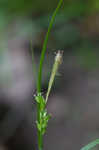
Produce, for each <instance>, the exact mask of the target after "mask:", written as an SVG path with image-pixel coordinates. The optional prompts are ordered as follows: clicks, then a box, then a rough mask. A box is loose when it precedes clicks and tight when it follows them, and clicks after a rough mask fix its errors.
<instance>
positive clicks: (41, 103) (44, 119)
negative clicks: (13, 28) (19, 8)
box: [32, 0, 63, 150]
mask: <svg viewBox="0 0 99 150" xmlns="http://www.w3.org/2000/svg"><path fill="white" fill-rule="evenodd" d="M62 2H63V0H59V3H58V5H57V7H56V9H55V11H54V13H53V15H52V18H51V20H50V23H49V27H48V31H47V34H46V37H45V40H44V44H43V48H42V51H41V57H40V64H39V69H38V78H37V95H36V96H35V100H36V103H37V120H36V125H37V136H38V149H39V150H43V136H44V134H45V132H46V128H47V124H48V121H49V119H50V117H51V116H50V114H48V112H47V109H46V104H47V100H48V96H49V94H50V91H51V87H52V84H53V81H54V78H55V75H56V72H57V70H58V67H59V64H61V60H62V53H61V51H58V53H57V54H56V57H55V62H54V65H53V67H52V73H51V77H50V80H49V84H48V91H47V94H46V98H44V97H43V96H42V94H41V89H42V85H41V83H42V82H41V81H42V70H43V62H44V57H45V53H46V49H47V42H48V38H49V35H50V32H51V29H52V26H53V24H54V21H55V17H56V15H57V13H58V10H59V8H60V7H61V5H62ZM32 58H34V55H33V53H32Z"/></svg>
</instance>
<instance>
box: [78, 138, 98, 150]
mask: <svg viewBox="0 0 99 150" xmlns="http://www.w3.org/2000/svg"><path fill="white" fill-rule="evenodd" d="M97 144H99V139H96V140H95V141H93V142H91V143H89V144H88V145H86V146H84V147H83V148H81V149H80V150H90V149H92V148H93V147H95V146H96V145H97Z"/></svg>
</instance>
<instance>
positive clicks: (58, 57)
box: [46, 50, 63, 102]
mask: <svg viewBox="0 0 99 150" xmlns="http://www.w3.org/2000/svg"><path fill="white" fill-rule="evenodd" d="M62 57H63V51H61V50H58V52H57V54H56V56H55V61H54V64H53V68H52V72H51V76H50V80H49V84H48V90H47V94H46V102H47V100H48V97H49V94H50V91H51V87H52V85H53V82H54V79H55V75H56V73H57V71H58V68H59V66H60V64H61V63H62Z"/></svg>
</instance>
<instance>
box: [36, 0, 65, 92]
mask: <svg viewBox="0 0 99 150" xmlns="http://www.w3.org/2000/svg"><path fill="white" fill-rule="evenodd" d="M62 2H63V0H60V1H59V3H58V5H57V8H56V9H55V11H54V13H53V15H52V18H51V21H50V24H49V27H48V31H47V34H46V37H45V40H44V44H43V48H42V52H41V57H40V64H39V71H38V81H37V91H38V93H40V92H41V79H42V66H43V62H44V56H45V52H46V48H47V42H48V38H49V34H50V31H51V29H52V26H53V23H54V20H55V17H56V14H57V12H58V10H59V8H60V6H61V4H62Z"/></svg>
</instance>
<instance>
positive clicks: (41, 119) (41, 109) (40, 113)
mask: <svg viewBox="0 0 99 150" xmlns="http://www.w3.org/2000/svg"><path fill="white" fill-rule="evenodd" d="M62 2H63V0H59V3H58V5H57V7H56V9H55V11H54V13H53V15H52V18H51V20H50V23H49V27H48V31H47V34H46V36H45V40H44V44H43V48H42V51H41V57H40V64H39V69H38V75H37V81H36V85H37V94H36V96H35V100H36V103H37V120H36V125H37V136H38V150H43V136H44V134H45V132H46V129H47V125H48V121H49V119H50V117H51V115H50V114H49V113H48V112H47V109H46V105H47V101H48V97H49V94H50V91H51V88H52V85H53V82H54V78H55V75H56V73H57V70H58V68H59V65H60V64H61V62H62V56H63V51H61V50H58V52H57V54H56V56H55V61H54V64H53V67H52V72H51V76H50V79H49V83H48V90H47V93H46V97H45V98H44V97H43V95H42V93H41V89H42V82H41V81H42V70H43V62H44V57H45V53H46V49H47V42H48V39H49V35H50V32H51V29H52V26H53V24H54V21H55V17H56V15H57V13H58V10H59V8H60V7H61V5H62ZM32 59H33V60H34V55H33V51H32ZM33 65H34V66H33V68H34V69H35V68H36V67H35V63H34V61H33ZM34 72H36V70H34ZM97 144H99V139H96V140H95V141H93V142H91V143H89V144H88V145H86V146H84V147H83V148H81V149H80V150H90V149H92V148H93V147H95V146H96V145H97Z"/></svg>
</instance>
